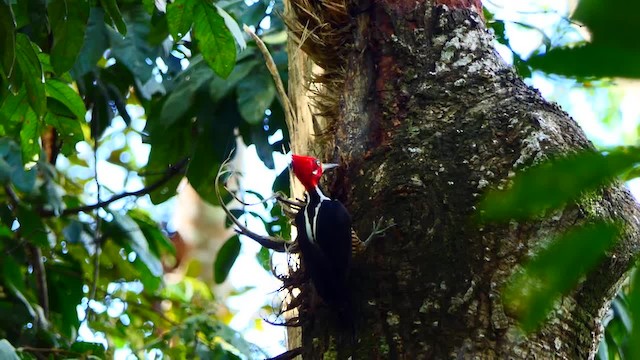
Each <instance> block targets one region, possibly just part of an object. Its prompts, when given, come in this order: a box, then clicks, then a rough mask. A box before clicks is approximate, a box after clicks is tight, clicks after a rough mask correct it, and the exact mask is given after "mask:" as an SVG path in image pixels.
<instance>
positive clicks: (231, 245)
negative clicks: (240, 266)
mask: <svg viewBox="0 0 640 360" xmlns="http://www.w3.org/2000/svg"><path fill="white" fill-rule="evenodd" d="M240 246H241V245H240V238H238V235H234V236H233V237H231V238H230V239H229V240H227V241H226V242H225V243H224V245H222V247H221V248H220V251H218V256H216V261H215V263H214V265H213V277H214V280H215V282H216V284H222V283H223V282H224V281H225V280H226V279H227V277H228V276H229V271H231V267H233V264H234V263H235V262H236V259H237V258H238V255H239V254H240Z"/></svg>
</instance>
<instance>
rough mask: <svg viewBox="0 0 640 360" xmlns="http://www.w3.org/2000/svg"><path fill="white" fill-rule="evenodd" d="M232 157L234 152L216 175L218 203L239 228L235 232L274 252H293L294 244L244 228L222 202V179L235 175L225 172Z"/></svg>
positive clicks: (229, 171) (228, 171)
mask: <svg viewBox="0 0 640 360" xmlns="http://www.w3.org/2000/svg"><path fill="white" fill-rule="evenodd" d="M232 155H233V152H232V153H231V154H229V157H228V158H227V159H226V160H225V161H224V162H222V164H221V165H220V169H219V170H218V174H217V175H216V182H215V191H216V196H217V198H218V202H219V203H220V207H222V210H224V212H225V214H227V216H228V217H229V219H231V221H232V222H233V223H234V225H235V226H236V227H237V228H236V229H234V230H235V231H236V232H237V233H238V234H241V235H245V236H247V237H249V238H251V239H253V240H254V241H255V242H257V243H258V244H260V245H262V246H264V247H266V248H268V249H271V250H273V251H277V252H287V251H289V252H290V251H291V245H293V243H292V242H288V241H286V240H284V239H281V238H277V237H273V236H263V235H259V234H257V233H255V232H253V231H251V230H249V229H248V228H247V227H246V226H244V225H243V224H242V223H241V222H240V220H238V218H237V217H235V216H234V215H233V214H232V213H231V210H229V208H228V207H227V206H226V204H225V203H224V201H223V200H222V195H220V178H221V177H222V176H223V175H225V174H229V173H233V171H231V170H225V168H226V167H227V165H228V164H229V161H230V160H231V156H232Z"/></svg>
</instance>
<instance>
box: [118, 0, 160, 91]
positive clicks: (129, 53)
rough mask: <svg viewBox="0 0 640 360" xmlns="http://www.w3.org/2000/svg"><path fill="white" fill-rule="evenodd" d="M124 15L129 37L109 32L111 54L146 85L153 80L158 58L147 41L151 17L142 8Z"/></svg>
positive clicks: (126, 12)
mask: <svg viewBox="0 0 640 360" xmlns="http://www.w3.org/2000/svg"><path fill="white" fill-rule="evenodd" d="M122 15H123V17H124V20H125V22H126V24H127V35H126V36H124V37H123V36H122V35H121V34H120V33H118V32H117V31H115V30H110V31H109V38H110V40H111V53H112V55H113V57H115V58H116V59H117V60H118V61H121V62H122V63H123V64H124V65H125V66H126V67H127V68H128V69H129V70H131V72H132V73H133V74H134V75H135V77H136V78H137V79H139V80H140V81H141V82H142V83H143V84H144V83H146V82H147V81H149V79H150V78H151V70H152V69H153V61H155V58H156V56H157V52H156V50H155V49H154V48H153V47H152V46H150V45H149V43H148V42H147V41H146V39H147V37H148V36H149V21H150V19H151V17H150V16H149V14H147V13H146V12H145V11H144V9H143V8H142V7H140V6H137V7H133V8H129V9H128V10H127V11H123V14H122Z"/></svg>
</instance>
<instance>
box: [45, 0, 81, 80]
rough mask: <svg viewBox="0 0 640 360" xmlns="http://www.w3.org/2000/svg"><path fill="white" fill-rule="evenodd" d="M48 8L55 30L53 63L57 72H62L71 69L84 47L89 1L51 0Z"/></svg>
mask: <svg viewBox="0 0 640 360" xmlns="http://www.w3.org/2000/svg"><path fill="white" fill-rule="evenodd" d="M47 10H48V12H49V20H50V21H51V30H52V32H53V46H52V47H51V64H52V65H53V69H54V71H55V72H56V74H62V73H64V72H67V71H68V70H70V69H71V67H72V66H73V64H74V63H75V61H76V58H77V57H78V54H79V53H80V49H81V48H82V44H83V42H84V33H85V29H86V27H87V20H88V19H89V3H88V2H87V1H86V0H50V1H49V6H48V7H47ZM89 41H91V40H90V39H89Z"/></svg>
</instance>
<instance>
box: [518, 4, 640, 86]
mask: <svg viewBox="0 0 640 360" xmlns="http://www.w3.org/2000/svg"><path fill="white" fill-rule="evenodd" d="M638 11H640V3H638V2H636V1H627V0H611V1H604V0H581V1H580V2H579V3H578V7H577V8H576V10H575V11H574V13H573V16H572V18H573V20H575V21H578V22H581V23H583V24H584V25H586V26H587V27H588V28H589V30H590V32H591V41H590V43H588V44H585V45H583V46H580V47H574V46H573V45H574V44H572V45H571V46H567V47H563V48H557V49H553V50H551V51H549V52H547V53H546V54H542V55H538V56H535V57H533V58H531V59H529V60H528V61H527V63H528V64H530V65H531V66H533V67H534V68H538V69H540V70H543V71H546V72H549V73H555V74H561V75H566V76H577V77H612V76H616V77H627V78H638V77H640V70H639V69H638V66H636V64H637V63H638V61H639V60H640V44H639V43H638V41H637V34H638V33H639V32H640V22H638V19H637V14H638Z"/></svg>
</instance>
